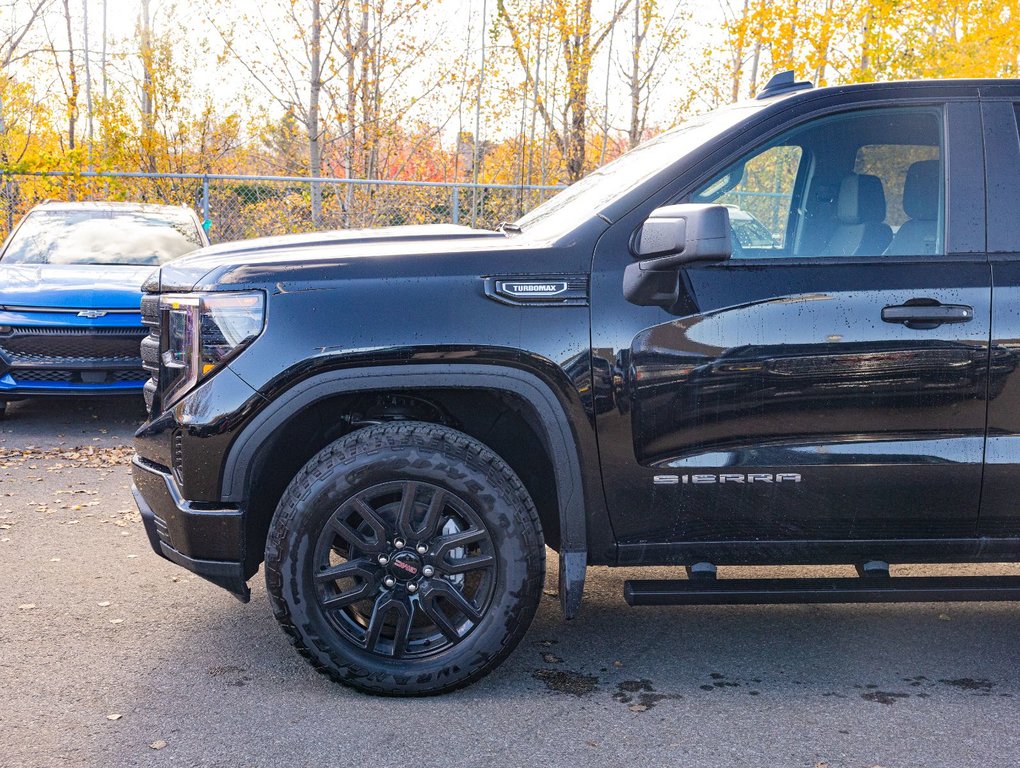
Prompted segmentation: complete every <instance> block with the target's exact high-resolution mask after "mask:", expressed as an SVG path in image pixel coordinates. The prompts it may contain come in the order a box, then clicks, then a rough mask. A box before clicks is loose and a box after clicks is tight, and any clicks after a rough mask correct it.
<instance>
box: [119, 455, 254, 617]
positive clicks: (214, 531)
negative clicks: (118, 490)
mask: <svg viewBox="0 0 1020 768" xmlns="http://www.w3.org/2000/svg"><path fill="white" fill-rule="evenodd" d="M131 472H132V476H133V480H134V486H133V487H132V489H131V493H132V494H133V495H134V497H135V503H136V504H137V505H138V510H139V512H141V515H142V522H143V523H144V524H145V533H146V534H147V535H148V537H149V544H150V545H151V546H152V549H153V551H155V552H156V554H157V555H159V556H161V557H164V558H166V559H167V560H170V561H171V562H174V563H177V565H180V566H182V567H183V568H186V569H188V570H189V571H191V572H192V573H195V574H197V575H198V576H201V577H202V578H203V579H207V580H208V581H211V582H212V583H213V584H216V585H217V586H220V587H223V588H224V589H226V590H228V591H229V592H231V593H233V594H234V595H236V596H237V597H238V598H239V599H240V600H241V601H242V602H245V603H246V602H248V600H249V599H250V598H251V591H250V590H249V589H248V585H247V583H246V581H245V578H244V564H243V562H242V560H243V557H244V525H243V518H242V512H241V510H240V509H237V508H231V507H216V508H214V507H213V506H212V505H209V504H201V505H196V504H195V503H193V502H189V501H186V500H185V499H183V498H182V497H181V494H180V491H179V490H178V489H177V484H176V483H175V482H174V479H173V476H172V475H171V474H170V471H169V470H168V469H166V468H165V467H161V466H159V465H157V464H154V463H151V462H148V461H146V460H145V459H143V458H141V457H140V456H137V455H136V456H135V457H134V459H133V460H132V462H131Z"/></svg>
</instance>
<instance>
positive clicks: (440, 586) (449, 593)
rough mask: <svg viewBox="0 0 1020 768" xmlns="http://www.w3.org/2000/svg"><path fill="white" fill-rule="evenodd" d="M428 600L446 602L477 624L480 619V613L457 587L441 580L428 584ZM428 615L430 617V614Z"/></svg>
mask: <svg viewBox="0 0 1020 768" xmlns="http://www.w3.org/2000/svg"><path fill="white" fill-rule="evenodd" d="M429 598H430V599H431V600H433V601H434V600H436V599H437V598H442V599H443V600H446V601H447V602H449V603H450V604H451V605H453V607H454V608H456V609H457V610H458V611H460V612H461V613H463V614H464V615H465V616H467V617H468V618H469V619H471V621H475V622H477V621H479V620H481V618H482V612H481V611H479V610H478V609H477V608H476V607H475V604H474V603H472V602H471V601H470V600H468V599H467V597H465V595H464V593H463V592H461V591H460V590H459V589H457V587H455V586H454V585H453V584H451V583H450V582H448V581H444V580H443V579H434V580H433V581H432V582H431V583H430V584H429ZM429 615H430V616H431V614H429Z"/></svg>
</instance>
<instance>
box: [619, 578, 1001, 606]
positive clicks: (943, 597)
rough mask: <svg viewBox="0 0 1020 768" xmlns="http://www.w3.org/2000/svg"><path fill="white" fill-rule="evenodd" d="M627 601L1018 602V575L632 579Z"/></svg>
mask: <svg viewBox="0 0 1020 768" xmlns="http://www.w3.org/2000/svg"><path fill="white" fill-rule="evenodd" d="M623 596H624V599H626V601H627V603H628V604H629V605H777V604H783V603H927V602H941V601H986V600H988V601H992V600H1018V601H1020V576H952V577H941V576H892V577H889V578H840V579H710V578H709V579H690V580H687V581H685V580H682V579H676V580H650V579H646V580H641V579H637V580H631V581H627V582H625V583H624V585H623Z"/></svg>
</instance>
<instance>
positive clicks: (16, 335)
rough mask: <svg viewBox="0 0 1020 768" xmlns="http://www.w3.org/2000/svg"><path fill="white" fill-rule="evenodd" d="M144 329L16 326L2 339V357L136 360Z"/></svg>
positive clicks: (11, 358)
mask: <svg viewBox="0 0 1020 768" xmlns="http://www.w3.org/2000/svg"><path fill="white" fill-rule="evenodd" d="M144 335H145V329H144V328H96V329H91V328H33V327H31V326H14V327H13V328H11V330H10V332H8V333H5V334H3V335H2V336H0V354H2V355H3V356H4V357H6V358H7V359H8V360H11V361H12V362H13V358H25V359H26V360H56V359H60V358H67V359H71V360H82V359H93V360H97V361H98V360H99V359H103V360H110V361H112V362H115V363H120V362H127V363H130V362H133V361H137V360H138V357H139V352H138V345H139V343H140V342H141V340H142V337H143V336H144Z"/></svg>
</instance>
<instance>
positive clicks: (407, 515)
mask: <svg viewBox="0 0 1020 768" xmlns="http://www.w3.org/2000/svg"><path fill="white" fill-rule="evenodd" d="M402 494H403V495H402V496H401V498H400V511H399V512H397V532H398V533H400V535H401V536H403V537H404V538H405V539H414V538H416V537H415V531H414V526H413V525H412V523H411V517H412V516H413V515H414V501H415V497H416V496H417V495H418V483H404V487H403V490H402Z"/></svg>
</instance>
